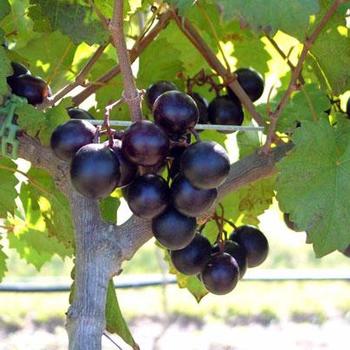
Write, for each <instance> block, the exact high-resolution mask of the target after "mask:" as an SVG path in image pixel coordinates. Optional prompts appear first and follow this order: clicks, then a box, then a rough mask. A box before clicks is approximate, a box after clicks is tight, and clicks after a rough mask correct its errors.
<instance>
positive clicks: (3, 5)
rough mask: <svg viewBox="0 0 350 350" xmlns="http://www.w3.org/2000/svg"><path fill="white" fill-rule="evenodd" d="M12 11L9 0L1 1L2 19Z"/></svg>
mask: <svg viewBox="0 0 350 350" xmlns="http://www.w3.org/2000/svg"><path fill="white" fill-rule="evenodd" d="M10 12H11V6H10V4H9V2H8V0H2V1H1V2H0V20H1V19H3V18H4V17H5V16H7V15H8V14H9V13H10Z"/></svg>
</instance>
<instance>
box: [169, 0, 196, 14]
mask: <svg viewBox="0 0 350 350" xmlns="http://www.w3.org/2000/svg"><path fill="white" fill-rule="evenodd" d="M166 1H167V3H168V4H169V5H172V6H174V7H176V8H177V9H178V10H179V12H180V14H183V13H184V12H185V11H187V10H188V9H189V8H191V7H192V6H193V5H194V4H195V3H196V0H166Z"/></svg>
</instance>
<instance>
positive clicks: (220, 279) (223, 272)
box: [201, 253, 239, 295]
mask: <svg viewBox="0 0 350 350" xmlns="http://www.w3.org/2000/svg"><path fill="white" fill-rule="evenodd" d="M201 280H202V282H203V283H204V285H205V287H206V288H207V290H208V291H209V292H210V293H213V294H217V295H224V294H227V293H229V292H231V291H232V290H233V289H234V288H235V287H236V285H237V283H238V280H239V267H238V264H237V262H236V260H235V259H234V258H233V257H232V256H231V255H229V254H227V253H218V254H214V255H212V256H211V258H210V260H209V262H208V263H207V265H206V266H205V267H204V269H203V271H202V273H201Z"/></svg>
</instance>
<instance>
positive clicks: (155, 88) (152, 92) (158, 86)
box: [145, 80, 178, 110]
mask: <svg viewBox="0 0 350 350" xmlns="http://www.w3.org/2000/svg"><path fill="white" fill-rule="evenodd" d="M172 90H178V88H177V86H176V85H175V84H174V83H172V82H171V81H166V80H160V81H157V82H156V83H154V84H152V85H151V86H149V87H148V89H147V90H146V95H145V101H146V103H147V106H148V108H149V109H150V110H152V108H153V104H154V101H155V100H156V99H157V98H158V97H159V96H160V95H161V94H164V92H167V91H172Z"/></svg>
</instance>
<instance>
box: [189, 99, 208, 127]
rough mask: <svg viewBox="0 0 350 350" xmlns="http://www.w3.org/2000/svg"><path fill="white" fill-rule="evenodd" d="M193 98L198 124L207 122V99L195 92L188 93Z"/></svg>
mask: <svg viewBox="0 0 350 350" xmlns="http://www.w3.org/2000/svg"><path fill="white" fill-rule="evenodd" d="M189 95H190V96H191V97H192V98H193V99H194V102H196V105H197V108H198V112H199V119H198V123H199V124H208V122H209V117H208V101H207V100H206V99H205V98H204V97H203V96H201V95H200V94H198V93H197V92H192V93H191V94H189Z"/></svg>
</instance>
